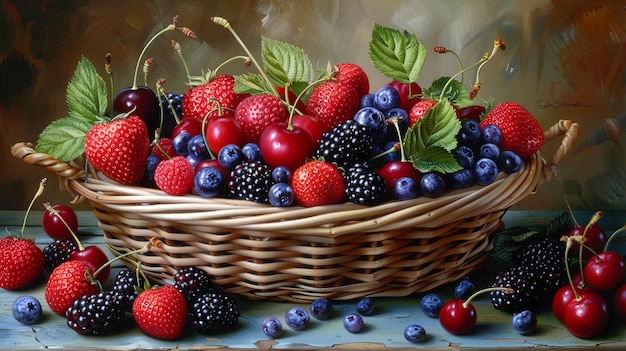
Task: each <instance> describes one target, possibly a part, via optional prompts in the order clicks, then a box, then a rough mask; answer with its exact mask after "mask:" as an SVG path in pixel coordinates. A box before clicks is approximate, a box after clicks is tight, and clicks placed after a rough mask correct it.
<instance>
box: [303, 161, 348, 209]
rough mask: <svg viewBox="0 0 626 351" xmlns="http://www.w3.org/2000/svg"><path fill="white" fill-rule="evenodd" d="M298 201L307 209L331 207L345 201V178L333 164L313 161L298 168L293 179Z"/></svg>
mask: <svg viewBox="0 0 626 351" xmlns="http://www.w3.org/2000/svg"><path fill="white" fill-rule="evenodd" d="M291 187H292V188H293V191H294V196H295V199H296V201H297V202H298V203H299V204H300V205H301V206H305V207H312V206H320V205H330V204H335V203H339V202H341V201H342V200H343V199H344V196H345V194H344V191H345V185H344V181H343V176H342V175H341V173H340V172H339V170H338V169H337V168H336V167H335V166H333V165H332V164H330V163H328V162H324V161H320V160H312V161H309V162H307V163H305V164H304V165H302V166H300V167H299V168H297V169H296V170H295V171H294V172H293V175H292V178H291Z"/></svg>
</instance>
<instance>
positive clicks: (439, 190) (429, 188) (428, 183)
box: [420, 172, 446, 198]
mask: <svg viewBox="0 0 626 351" xmlns="http://www.w3.org/2000/svg"><path fill="white" fill-rule="evenodd" d="M420 190H421V192H422V194H423V195H424V196H426V197H432V198H434V197H438V196H441V194H443V192H444V191H445V190H446V182H445V181H444V180H443V177H442V176H440V175H439V174H437V173H433V172H428V173H425V174H424V175H423V176H422V180H421V181H420Z"/></svg>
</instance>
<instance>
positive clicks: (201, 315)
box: [190, 291, 240, 335]
mask: <svg viewBox="0 0 626 351" xmlns="http://www.w3.org/2000/svg"><path fill="white" fill-rule="evenodd" d="M239 316H240V313H239V309H238V308H237V304H236V303H235V300H233V299H232V298H231V297H230V296H228V295H226V294H223V293H221V292H218V291H211V292H207V293H205V294H203V295H201V296H199V297H198V298H197V299H196V300H195V301H194V303H193V304H192V305H191V308H190V317H191V322H192V325H193V328H194V330H195V331H196V332H198V333H200V334H204V335H212V334H219V333H224V332H228V331H231V330H233V329H234V327H235V326H236V325H237V321H238V320H239Z"/></svg>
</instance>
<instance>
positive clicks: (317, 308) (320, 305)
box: [311, 299, 334, 320]
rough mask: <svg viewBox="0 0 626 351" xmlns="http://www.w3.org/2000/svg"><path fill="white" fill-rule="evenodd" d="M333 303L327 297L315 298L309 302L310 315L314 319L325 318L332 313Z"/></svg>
mask: <svg viewBox="0 0 626 351" xmlns="http://www.w3.org/2000/svg"><path fill="white" fill-rule="evenodd" d="M333 311H334V309H333V305H332V304H331V303H330V301H328V300H327V299H317V300H315V301H313V302H311V315H312V316H313V317H315V318H316V319H320V320H326V319H328V318H330V316H331V315H332V314H333Z"/></svg>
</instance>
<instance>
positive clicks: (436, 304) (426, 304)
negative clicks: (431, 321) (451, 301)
mask: <svg viewBox="0 0 626 351" xmlns="http://www.w3.org/2000/svg"><path fill="white" fill-rule="evenodd" d="M443 304H444V300H443V298H441V296H439V295H438V294H435V293H429V294H426V295H424V297H422V301H421V302H420V308H421V309H422V312H424V314H425V315H427V316H429V317H432V318H437V317H439V311H440V310H441V307H443Z"/></svg>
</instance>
